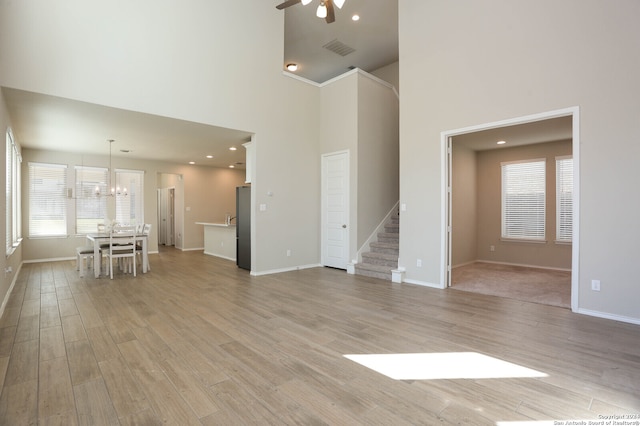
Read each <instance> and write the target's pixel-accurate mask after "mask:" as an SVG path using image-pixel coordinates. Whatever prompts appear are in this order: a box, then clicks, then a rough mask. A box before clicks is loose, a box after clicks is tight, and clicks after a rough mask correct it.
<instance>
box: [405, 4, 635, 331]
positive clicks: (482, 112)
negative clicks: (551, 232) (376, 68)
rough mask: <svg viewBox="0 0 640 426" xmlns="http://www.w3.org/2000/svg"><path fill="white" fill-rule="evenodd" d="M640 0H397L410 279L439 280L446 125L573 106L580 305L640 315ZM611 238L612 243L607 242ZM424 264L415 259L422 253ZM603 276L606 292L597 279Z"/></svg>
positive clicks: (624, 316)
mask: <svg viewBox="0 0 640 426" xmlns="http://www.w3.org/2000/svg"><path fill="white" fill-rule="evenodd" d="M637 16H640V3H639V2H637V1H635V0H620V1H616V2H614V3H604V2H602V1H599V0H567V1H563V2H560V3H559V2H555V1H551V0H541V1H536V2H519V3H518V7H517V8H516V7H513V2H511V1H509V0H489V1H485V2H482V4H480V3H467V4H465V6H464V7H459V5H457V4H455V3H451V2H400V4H399V27H400V30H399V32H400V34H399V40H400V64H401V67H400V84H401V85H402V88H403V96H402V97H401V104H400V111H401V119H400V123H401V126H400V135H401V142H400V170H401V174H400V197H401V202H402V203H406V205H407V211H406V212H404V214H403V215H402V218H401V222H402V224H403V226H402V227H401V228H400V253H401V260H402V265H401V266H405V267H406V269H407V272H406V276H407V278H408V279H410V280H413V281H416V282H420V283H426V284H440V283H441V282H443V280H444V277H442V276H441V271H442V267H441V266H442V262H443V256H444V253H442V252H441V240H442V217H441V214H442V211H443V208H442V204H443V202H442V200H443V197H442V190H441V188H442V182H441V176H442V170H443V164H442V158H443V155H442V152H441V142H440V135H441V133H442V132H444V131H448V130H451V129H461V128H465V127H469V126H477V125H481V124H483V123H492V122H498V121H501V120H506V119H511V118H515V117H524V116H529V115H533V114H540V113H544V112H548V111H555V110H559V109H563V108H570V107H574V106H577V107H579V110H580V115H579V116H580V128H579V134H580V139H579V143H580V165H579V166H580V206H579V208H580V239H579V242H580V247H579V253H580V259H579V265H580V267H579V283H578V287H579V288H578V294H577V297H578V311H579V312H583V313H588V314H591V315H599V316H605V317H608V318H614V319H621V320H624V321H630V322H634V321H635V322H638V323H640V310H639V309H638V306H637V303H636V302H635V301H636V300H640V286H638V280H637V271H636V269H635V265H636V264H637V263H638V262H637V261H638V243H637V242H638V241H639V240H640V228H638V226H637V212H638V210H640V197H629V192H628V189H627V188H628V187H625V186H624V185H621V182H638V181H640V168H638V167H637V164H636V163H637V159H638V158H640V144H638V143H637V141H638V140H640V121H639V120H638V115H639V114H640V97H638V96H636V94H637V93H639V92H640V80H638V78H637V76H638V75H640V56H639V55H638V52H639V49H638V40H640V27H638V25H637V22H636V21H637V19H636V18H637ZM611 247H615V248H616V249H615V250H611ZM417 258H419V259H423V267H422V268H418V267H416V266H415V265H416V259H417ZM592 279H598V280H600V281H601V284H602V287H601V291H600V292H594V291H592V290H591V285H590V282H591V280H592Z"/></svg>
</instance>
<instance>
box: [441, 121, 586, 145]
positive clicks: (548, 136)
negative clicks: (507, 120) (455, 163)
mask: <svg viewBox="0 0 640 426" xmlns="http://www.w3.org/2000/svg"><path fill="white" fill-rule="evenodd" d="M572 120H573V118H572V117H571V116H566V117H558V118H550V119H546V120H540V121H533V122H531V123H525V124H517V125H512V126H504V127H497V128H495V129H488V130H482V131H478V132H473V133H466V134H463V135H458V136H455V137H454V138H453V143H454V144H456V145H461V146H465V147H467V148H469V149H472V150H474V151H485V150H488V149H502V148H511V147H514V146H520V145H531V144H536V143H545V142H555V141H561V140H568V139H572V138H573V133H572V132H573V130H572V129H573V125H572ZM498 141H505V142H506V144H504V145H498V144H497V142H498Z"/></svg>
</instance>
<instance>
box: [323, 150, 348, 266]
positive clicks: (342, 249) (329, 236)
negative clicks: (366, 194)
mask: <svg viewBox="0 0 640 426" xmlns="http://www.w3.org/2000/svg"><path fill="white" fill-rule="evenodd" d="M348 219H349V152H348V151H345V152H338V153H333V154H326V155H323V156H322V264H323V265H324V266H330V267H332V268H340V269H346V268H347V263H348V262H349V228H348V221H349V220H348Z"/></svg>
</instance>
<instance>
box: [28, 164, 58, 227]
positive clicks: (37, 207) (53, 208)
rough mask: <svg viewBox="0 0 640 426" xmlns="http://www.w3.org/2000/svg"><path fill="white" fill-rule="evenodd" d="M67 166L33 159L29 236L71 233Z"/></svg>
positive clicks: (31, 165) (30, 172)
mask: <svg viewBox="0 0 640 426" xmlns="http://www.w3.org/2000/svg"><path fill="white" fill-rule="evenodd" d="M66 188H67V166H66V165H62V164H43V163H29V236H30V237H45V236H46V237H55V236H66V235H67V202H66V201H67V200H66Z"/></svg>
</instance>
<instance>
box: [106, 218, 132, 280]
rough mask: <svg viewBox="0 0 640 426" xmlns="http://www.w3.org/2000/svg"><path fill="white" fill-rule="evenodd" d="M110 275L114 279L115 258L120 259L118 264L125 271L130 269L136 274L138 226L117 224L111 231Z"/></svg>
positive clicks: (108, 256) (108, 255)
mask: <svg viewBox="0 0 640 426" xmlns="http://www.w3.org/2000/svg"><path fill="white" fill-rule="evenodd" d="M107 258H108V259H109V275H110V277H111V279H113V260H114V259H117V260H118V265H120V267H121V269H123V270H124V271H125V272H126V271H127V270H129V271H130V272H133V276H134V277H135V276H136V227H135V226H124V225H122V226H117V227H114V228H113V229H112V230H111V232H110V233H109V252H108V254H107Z"/></svg>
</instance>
